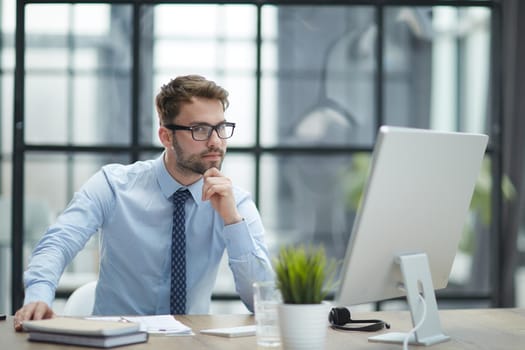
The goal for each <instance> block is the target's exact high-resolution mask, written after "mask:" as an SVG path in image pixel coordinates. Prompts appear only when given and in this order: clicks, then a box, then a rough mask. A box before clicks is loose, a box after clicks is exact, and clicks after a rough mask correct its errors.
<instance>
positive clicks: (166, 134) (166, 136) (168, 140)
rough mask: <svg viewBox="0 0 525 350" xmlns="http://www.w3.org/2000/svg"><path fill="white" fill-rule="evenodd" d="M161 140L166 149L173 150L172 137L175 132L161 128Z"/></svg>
mask: <svg viewBox="0 0 525 350" xmlns="http://www.w3.org/2000/svg"><path fill="white" fill-rule="evenodd" d="M158 133H159V140H160V142H161V143H162V145H163V146H164V147H165V148H171V147H172V146H173V142H172V137H173V131H171V130H169V129H166V128H163V127H162V126H160V127H159V132H158Z"/></svg>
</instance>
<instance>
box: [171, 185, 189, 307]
mask: <svg viewBox="0 0 525 350" xmlns="http://www.w3.org/2000/svg"><path fill="white" fill-rule="evenodd" d="M189 196H190V191H188V190H187V189H183V190H178V191H177V192H175V193H174V194H173V204H174V209H173V234H172V236H171V293H170V313H171V314H172V315H181V314H185V313H186V235H185V232H184V231H185V229H184V225H185V215H184V203H185V202H186V200H187V199H188V197H189Z"/></svg>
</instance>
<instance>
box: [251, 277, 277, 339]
mask: <svg viewBox="0 0 525 350" xmlns="http://www.w3.org/2000/svg"><path fill="white" fill-rule="evenodd" d="M253 302H254V308H255V324H256V335H257V345H258V346H259V347H278V346H280V345H281V339H280V333H279V316H278V312H277V306H278V305H279V304H281V303H282V298H281V293H280V292H279V290H278V289H277V288H276V286H275V283H274V282H273V281H264V282H255V283H254V284H253Z"/></svg>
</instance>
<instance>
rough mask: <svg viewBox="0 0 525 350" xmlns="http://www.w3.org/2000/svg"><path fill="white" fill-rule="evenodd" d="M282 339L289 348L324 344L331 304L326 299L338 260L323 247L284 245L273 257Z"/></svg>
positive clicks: (288, 349) (314, 346)
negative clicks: (330, 256) (275, 256)
mask: <svg viewBox="0 0 525 350" xmlns="http://www.w3.org/2000/svg"><path fill="white" fill-rule="evenodd" d="M274 267H275V272H276V285H277V288H278V289H279V290H280V291H281V295H282V299H283V303H282V304H281V305H279V307H278V313H279V325H280V330H281V341H282V345H283V348H284V349H286V350H302V349H322V348H324V344H325V339H326V332H327V329H328V313H329V308H330V305H329V304H328V303H326V302H323V301H324V299H325V297H326V296H327V294H328V292H329V290H330V288H329V287H330V286H331V284H332V282H333V281H334V278H335V273H336V267H337V266H336V262H335V260H330V261H328V259H327V258H326V254H325V250H324V248H323V247H318V248H315V247H312V246H310V247H305V246H303V245H301V246H298V247H283V248H281V250H280V251H279V254H278V256H277V258H276V259H275V260H274Z"/></svg>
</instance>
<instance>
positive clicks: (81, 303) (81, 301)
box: [62, 281, 97, 316]
mask: <svg viewBox="0 0 525 350" xmlns="http://www.w3.org/2000/svg"><path fill="white" fill-rule="evenodd" d="M96 287H97V281H91V282H88V283H86V284H84V285H82V286H80V287H78V288H77V289H75V291H74V292H73V293H72V294H71V295H70V296H69V298H68V299H67V301H66V305H64V310H63V312H62V314H63V315H64V316H91V314H93V306H94V305H95V289H96Z"/></svg>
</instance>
